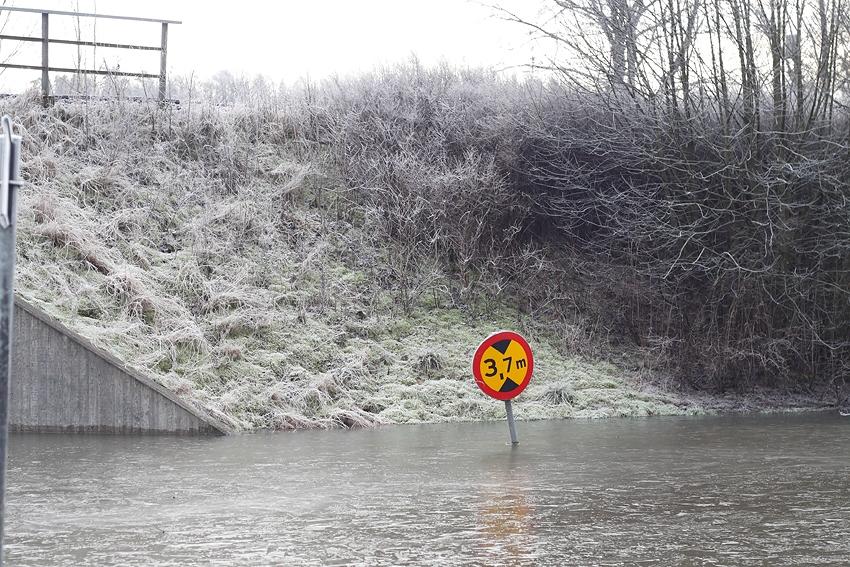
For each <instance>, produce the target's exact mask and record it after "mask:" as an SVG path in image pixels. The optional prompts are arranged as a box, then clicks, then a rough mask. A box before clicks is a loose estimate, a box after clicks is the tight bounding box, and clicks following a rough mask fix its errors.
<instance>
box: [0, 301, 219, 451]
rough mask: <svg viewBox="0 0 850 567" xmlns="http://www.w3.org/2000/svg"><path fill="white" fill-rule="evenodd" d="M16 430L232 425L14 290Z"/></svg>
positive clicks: (208, 429) (12, 411)
mask: <svg viewBox="0 0 850 567" xmlns="http://www.w3.org/2000/svg"><path fill="white" fill-rule="evenodd" d="M12 337H13V338H12V341H13V343H12V380H11V385H10V400H9V402H10V403H9V428H10V430H11V431H38V432H86V433H164V434H183V435H220V434H224V433H227V432H228V428H227V427H226V426H225V425H224V424H222V423H219V422H218V421H216V420H215V419H213V418H211V417H209V416H206V415H202V414H201V412H199V411H198V410H196V409H195V408H193V407H192V406H191V405H189V404H188V403H186V402H184V401H183V400H181V399H179V398H178V397H177V396H176V395H175V394H174V393H173V392H171V391H169V390H167V389H166V388H164V387H162V386H160V385H159V384H157V383H156V382H154V381H153V380H151V379H150V378H148V377H146V376H144V375H142V374H141V373H139V372H137V371H135V370H133V369H131V368H128V367H127V366H125V365H124V364H123V363H122V362H121V361H120V360H119V359H118V358H116V357H115V356H113V355H111V354H109V353H108V352H106V351H104V350H103V349H100V348H98V347H96V346H94V345H93V344H92V343H91V342H90V341H88V340H87V339H85V338H83V337H82V336H80V335H79V334H77V333H75V332H74V331H72V330H71V329H69V328H67V327H66V326H65V325H63V324H62V323H60V322H59V321H57V320H56V319H55V318H53V317H51V316H50V315H48V314H47V313H45V312H44V311H42V310H41V309H39V308H37V307H35V306H34V305H31V304H29V303H27V302H26V301H24V300H22V299H20V298H18V297H16V298H15V315H14V334H13V335H12Z"/></svg>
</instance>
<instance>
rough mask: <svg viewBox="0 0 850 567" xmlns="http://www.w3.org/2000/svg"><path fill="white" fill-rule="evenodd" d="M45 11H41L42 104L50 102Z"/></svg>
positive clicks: (47, 32)
mask: <svg viewBox="0 0 850 567" xmlns="http://www.w3.org/2000/svg"><path fill="white" fill-rule="evenodd" d="M47 16H48V14H47V12H42V13H41V100H42V104H44V106H47V105H48V104H49V103H50V73H49V71H48V69H49V68H50V62H49V59H50V57H49V46H50V42H49V40H48V39H49V36H48V34H49V26H48V23H47Z"/></svg>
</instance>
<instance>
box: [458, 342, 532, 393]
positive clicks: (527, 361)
mask: <svg viewBox="0 0 850 567" xmlns="http://www.w3.org/2000/svg"><path fill="white" fill-rule="evenodd" d="M533 371H534V355H533V354H532V352H531V347H530V346H528V342H526V340H525V339H524V338H522V336H520V335H519V334H518V333H514V332H513V331H500V332H498V333H494V334H492V335H490V336H489V337H487V338H486V339H484V341H483V342H482V343H481V344H480V345H479V346H478V349H477V350H476V351H475V356H474V357H473V359H472V374H473V375H474V376H475V383H476V384H478V387H479V388H481V391H482V392H484V393H485V394H487V395H488V396H490V397H491V398H496V399H497V400H504V401H507V400H512V399H514V398H515V397H517V396H518V395H520V394H521V393H522V391H523V390H525V387H526V386H528V383H529V382H530V381H531V373H532V372H533Z"/></svg>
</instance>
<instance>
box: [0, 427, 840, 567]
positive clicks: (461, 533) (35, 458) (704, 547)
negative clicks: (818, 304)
mask: <svg viewBox="0 0 850 567" xmlns="http://www.w3.org/2000/svg"><path fill="white" fill-rule="evenodd" d="M518 425H519V435H520V440H521V444H520V446H519V447H518V448H515V449H512V448H511V447H510V446H508V445H506V443H505V441H506V438H507V428H506V425H505V424H504V423H486V424H448V425H425V426H399V427H384V428H379V429H374V430H360V431H305V432H297V433H280V434H257V435H243V436H235V437H228V438H217V439H197V438H196V439H189V438H154V437H108V436H74V435H67V436H65V435H13V436H12V438H11V445H10V462H9V476H8V496H7V514H6V527H7V530H6V559H7V564H8V565H10V566H15V565H20V566H30V565H38V566H50V565H180V566H183V565H404V564H414V565H804V564H835V565H839V564H848V563H850V476H848V473H850V429H848V428H850V418H842V417H839V416H838V415H837V414H808V415H779V416H776V415H775V416H757V417H705V418H650V419H610V420H599V421H548V422H534V423H519V424H518Z"/></svg>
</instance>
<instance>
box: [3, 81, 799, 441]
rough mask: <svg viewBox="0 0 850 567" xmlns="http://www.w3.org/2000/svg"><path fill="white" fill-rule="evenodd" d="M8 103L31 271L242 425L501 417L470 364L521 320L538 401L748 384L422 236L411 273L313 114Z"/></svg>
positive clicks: (59, 307) (556, 411) (86, 329)
mask: <svg viewBox="0 0 850 567" xmlns="http://www.w3.org/2000/svg"><path fill="white" fill-rule="evenodd" d="M4 106H5V108H4V109H3V110H4V111H6V112H11V113H12V114H13V115H14V117H15V120H16V123H17V124H19V125H20V126H21V128H22V134H23V135H24V138H25V143H24V147H25V152H24V164H23V171H24V176H25V179H26V181H27V182H28V184H27V186H26V187H25V189H24V190H23V191H22V192H21V198H20V204H19V212H18V219H19V221H18V222H19V225H18V226H19V245H18V249H19V256H18V275H17V288H18V290H19V293H20V294H21V295H22V296H23V297H25V298H26V299H27V300H29V301H31V302H33V303H35V304H37V305H39V306H41V307H42V308H44V309H46V310H47V311H48V312H50V313H51V314H53V315H54V316H56V317H58V318H59V319H61V320H62V321H64V322H65V323H66V324H68V325H69V326H71V327H72V328H74V329H75V330H77V331H79V332H80V333H82V334H83V335H85V336H86V337H89V338H90V339H92V340H93V341H94V342H95V343H96V344H98V345H100V346H102V347H104V348H106V349H108V350H109V351H112V352H114V353H115V354H116V355H118V356H119V357H121V358H122V359H123V360H125V361H127V363H129V364H130V365H132V366H134V367H136V368H139V369H140V370H142V371H144V372H146V373H147V374H149V375H151V376H153V377H154V378H155V379H156V380H158V381H159V382H161V383H162V384H164V385H165V386H167V387H168V388H170V389H172V390H174V391H175V392H177V393H178V394H179V395H180V396H182V397H184V398H186V399H188V400H190V401H191V402H192V403H194V404H196V405H198V406H200V407H203V408H204V409H205V410H206V411H209V412H210V413H212V414H214V415H215V416H217V417H219V418H221V419H224V420H226V421H227V422H229V423H231V424H232V425H233V426H234V427H235V428H236V429H239V430H253V429H258V428H274V429H288V428H297V427H333V426H353V425H370V424H380V423H416V422H432V421H444V420H482V419H496V418H499V417H501V416H503V412H504V409H503V407H502V406H501V404H500V403H498V402H494V401H492V400H489V399H486V398H484V397H483V395H481V394H480V393H479V391H478V390H477V388H476V387H475V385H474V383H473V381H472V378H471V376H470V370H469V367H470V357H471V355H472V352H473V349H474V348H475V346H476V345H477V343H478V342H479V341H480V340H481V339H482V338H483V337H484V336H486V335H487V334H489V333H490V332H492V331H495V330H498V329H500V328H513V329H516V330H519V331H521V332H523V333H526V334H527V336H528V338H529V339H530V341H531V342H532V344H533V346H534V348H535V353H536V360H537V362H536V373H535V380H534V381H533V383H532V384H531V386H530V387H529V388H528V389H527V390H526V392H525V393H524V394H523V396H522V397H521V399H520V400H519V402H518V403H517V404H516V412H517V415H518V417H519V418H521V419H536V418H555V417H603V416H643V415H658V414H678V413H694V412H701V411H705V410H707V409H712V408H715V409H716V408H721V409H722V408H724V407H725V408H729V407H732V405H733V404H735V403H737V401H739V400H738V399H737V398H736V399H734V400H732V401H723V400H719V399H717V398H711V397H702V398H694V397H688V396H685V395H682V394H676V393H674V392H672V391H664V389H663V388H658V387H657V386H647V385H646V384H649V383H650V382H649V381H647V380H646V377H647V376H652V375H653V372H652V371H651V369H647V368H646V367H645V363H644V362H639V361H640V360H643V358H641V357H637V356H633V355H632V354H628V353H623V352H620V353H618V354H617V355H616V356H611V355H610V354H609V355H606V354H604V353H606V352H608V353H610V352H611V349H609V348H607V347H600V348H587V345H586V344H585V345H584V346H583V348H580V349H577V348H575V346H576V345H575V344H571V343H570V341H565V340H564V337H565V336H579V335H581V336H585V335H584V334H583V333H584V331H582V330H581V329H579V328H578V327H575V328H573V327H572V326H571V325H572V323H571V322H568V321H561V322H560V323H559V324H558V325H557V326H555V325H553V323H552V321H551V320H547V319H545V318H538V317H536V316H535V314H534V311H533V310H529V309H528V308H527V306H524V305H522V304H521V302H515V301H513V300H512V296H511V294H510V293H501V294H494V293H489V292H488V291H487V288H486V287H485V286H479V287H478V288H477V289H476V290H474V291H472V292H469V286H466V287H464V286H465V285H466V284H465V283H464V282H462V281H461V280H463V279H464V276H463V274H458V273H456V272H453V271H452V270H450V269H444V268H443V267H442V266H441V264H440V262H439V261H438V260H435V259H434V258H429V257H422V258H414V259H413V260H412V261H413V262H421V263H422V265H427V266H428V267H429V271H428V272H427V275H425V272H422V271H414V273H415V274H419V276H417V277H420V280H417V281H416V282H415V285H413V284H410V282H404V281H402V280H403V278H401V277H400V275H399V273H398V271H397V270H396V269H395V268H394V266H395V267H397V266H398V259H399V249H398V244H397V243H396V242H394V241H393V240H392V239H390V238H387V236H386V231H384V230H381V229H380V228H379V227H378V226H377V224H378V223H380V222H381V219H380V213H378V212H377V211H376V209H374V208H370V205H369V204H368V203H364V202H362V201H355V200H353V199H352V198H351V194H350V187H349V186H348V184H347V182H346V180H345V179H344V178H343V177H342V175H341V173H340V171H339V169H338V167H337V162H336V161H335V160H334V159H331V158H330V156H329V155H328V154H329V150H328V148H327V145H326V144H322V143H315V141H311V140H309V137H307V136H305V135H303V132H307V131H309V130H310V128H312V127H313V126H312V125H311V124H310V123H309V122H310V120H311V116H310V115H309V114H305V113H300V112H296V111H292V112H290V113H287V112H286V111H280V112H275V113H271V114H268V115H263V114H262V113H257V112H255V111H253V110H251V109H238V108H212V107H208V106H201V105H195V106H194V107H192V106H189V105H184V106H182V107H172V108H168V109H160V108H157V107H156V106H153V105H145V104H136V103H125V102H114V103H113V102H101V103H89V104H83V103H62V104H57V105H56V106H54V107H52V108H49V109H46V110H45V109H42V108H40V107H39V106H38V105H37V103H36V102H35V101H33V100H31V99H27V98H26V97H24V98H21V99H19V100H15V101H7V102H4ZM408 261H410V259H408ZM460 288H464V289H467V293H463V294H458V293H456V290H457V289H460ZM411 290H413V291H411ZM578 324H579V323H576V325H578ZM582 340H584V339H582ZM603 342H604V339H598V340H597V343H598V344H602V343H603ZM624 348H625V347H624ZM577 350H580V351H582V352H584V353H586V354H585V355H578V354H575V353H576V351H577ZM626 350H627V351H628V349H626ZM639 367H640V368H639ZM639 377H641V378H639ZM642 384H643V386H642ZM798 401H799V402H800V403H803V404H807V403H810V402H811V401H810V400H798ZM766 403H768V405H769V404H770V403H771V402H770V400H768V401H767V402H766Z"/></svg>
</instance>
